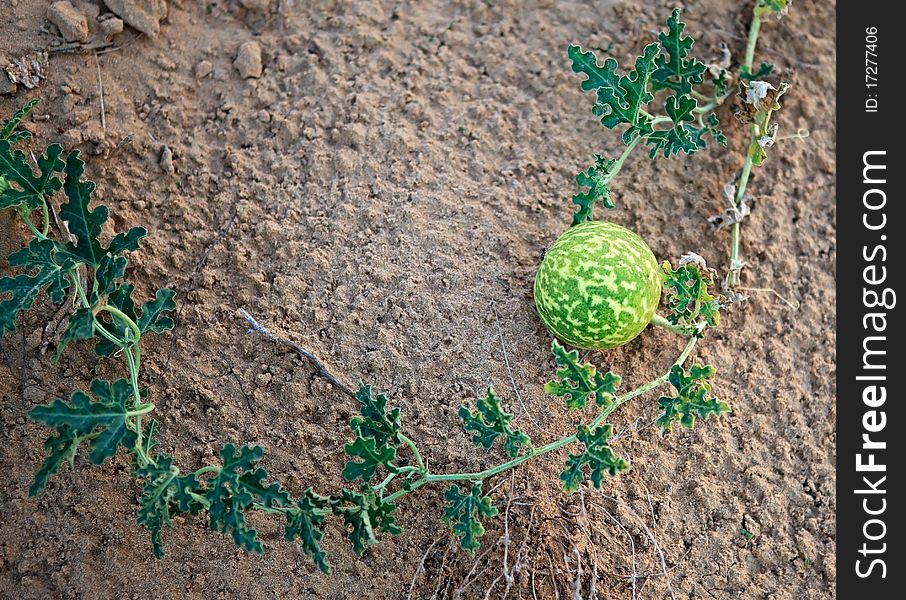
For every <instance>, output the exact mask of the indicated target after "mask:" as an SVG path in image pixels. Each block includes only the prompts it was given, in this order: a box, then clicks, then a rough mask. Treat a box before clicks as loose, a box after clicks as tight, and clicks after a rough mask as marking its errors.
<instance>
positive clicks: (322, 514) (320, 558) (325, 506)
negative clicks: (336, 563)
mask: <svg viewBox="0 0 906 600" xmlns="http://www.w3.org/2000/svg"><path fill="white" fill-rule="evenodd" d="M331 512H332V509H331V499H330V498H328V497H326V496H320V495H318V494H316V493H315V492H314V491H313V490H312V488H308V489H306V490H305V492H304V493H303V494H302V497H301V498H299V500H298V501H297V502H296V505H295V506H294V507H293V510H290V511H287V512H286V529H285V533H284V537H285V538H286V539H287V540H289V541H291V542H292V541H294V540H296V539H297V538H298V540H299V545H300V546H301V547H302V550H303V552H305V554H307V555H308V556H310V557H311V559H312V560H314V561H315V564H316V565H317V566H318V568H319V569H320V570H321V571H322V572H323V573H325V574H327V575H330V565H329V564H327V553H326V552H324V550H322V549H321V539H322V538H323V537H324V531H323V525H322V524H323V522H324V519H325V518H327V515H329V514H331Z"/></svg>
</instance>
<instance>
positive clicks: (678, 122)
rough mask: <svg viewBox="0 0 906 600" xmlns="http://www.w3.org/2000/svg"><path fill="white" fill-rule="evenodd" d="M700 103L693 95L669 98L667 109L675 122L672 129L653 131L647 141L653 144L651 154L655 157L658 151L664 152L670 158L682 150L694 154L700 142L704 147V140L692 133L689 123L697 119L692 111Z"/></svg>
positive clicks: (665, 156)
mask: <svg viewBox="0 0 906 600" xmlns="http://www.w3.org/2000/svg"><path fill="white" fill-rule="evenodd" d="M697 105H698V103H697V102H696V101H695V99H694V98H692V97H691V96H671V97H669V98H667V104H666V110H667V115H668V116H669V117H670V119H671V121H672V122H673V128H672V129H664V130H658V131H654V132H652V133H651V134H650V135H649V136H648V139H647V140H646V143H647V144H648V145H649V146H651V147H652V148H651V150H650V151H649V156H650V157H651V158H654V157H655V156H657V154H658V152H662V153H663V154H664V158H669V157H670V156H673V155H675V154H679V153H680V152H685V153H686V154H694V153H695V152H696V151H697V150H698V149H699V147H700V146H699V145H698V142H701V144H702V145H701V147H704V141H702V140H701V138H700V137H696V136H694V135H693V133H692V128H691V127H690V126H689V123H691V122H692V121H694V120H695V117H694V116H693V115H692V111H694V110H695V107H696V106H697Z"/></svg>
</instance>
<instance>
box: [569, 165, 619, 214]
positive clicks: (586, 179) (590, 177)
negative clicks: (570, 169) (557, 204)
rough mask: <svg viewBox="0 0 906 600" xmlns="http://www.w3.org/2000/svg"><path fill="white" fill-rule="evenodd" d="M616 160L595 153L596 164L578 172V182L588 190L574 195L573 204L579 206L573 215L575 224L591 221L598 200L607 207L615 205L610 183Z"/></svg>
mask: <svg viewBox="0 0 906 600" xmlns="http://www.w3.org/2000/svg"><path fill="white" fill-rule="evenodd" d="M614 162H615V161H614V160H613V159H610V160H605V159H604V157H603V156H601V155H600V154H595V164H594V166H593V167H589V168H588V170H587V171H583V172H580V173H577V174H576V183H577V184H578V185H579V186H580V187H587V188H588V190H587V191H585V190H582V191H580V192H579V193H577V194H576V195H575V196H573V204H576V205H578V206H579V210H577V211H576V214H575V215H573V223H572V224H573V225H578V224H579V223H584V222H585V221H591V220H592V211H593V209H594V206H595V203H596V202H597V201H598V200H600V201H601V202H602V203H603V204H604V206H605V207H607V208H613V207H614V205H613V201H612V200H611V199H610V183H609V182H610V170H611V168H612V167H613V164H614Z"/></svg>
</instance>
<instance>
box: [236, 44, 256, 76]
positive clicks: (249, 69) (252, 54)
mask: <svg viewBox="0 0 906 600" xmlns="http://www.w3.org/2000/svg"><path fill="white" fill-rule="evenodd" d="M233 66H235V67H236V70H237V71H239V74H240V75H241V76H242V78H243V79H249V78H255V79H258V78H259V77H261V72H262V70H263V69H264V64H263V63H262V60H261V45H260V44H259V43H258V42H254V41H252V42H246V43H244V44H242V45H241V46H239V52H238V53H237V54H236V60H235V61H233Z"/></svg>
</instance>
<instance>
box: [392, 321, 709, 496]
mask: <svg viewBox="0 0 906 600" xmlns="http://www.w3.org/2000/svg"><path fill="white" fill-rule="evenodd" d="M697 341H698V338H690V339H689V341H688V342H686V347H685V348H683V351H682V352H681V353H680V355H679V357H678V358H677V359H676V360H675V361H674V362H673V364H671V365H670V368H671V370H672V369H673V366H674V365H682V364H683V363H684V362H686V359H687V358H689V355H690V354H691V353H692V349H693V348H695V344H696V342H697ZM668 377H670V371H667V372H666V373H664V374H663V375H661V376H659V377H657V378H655V379H652V380H651V381H649V382H648V383H646V384H643V385H641V386H639V387H637V388H635V389H634V390H632V391H629V392H626V393H625V394H623V395H621V396H618V397H617V398H615V399H614V401H613V403H612V404H610V405H609V406H607V407H605V408H604V409H603V410H602V411H601V412H600V413H598V416H597V417H595V418H594V420H592V421H591V423H589V428H595V427H597V426H598V425H600V424H601V422H602V421H603V420H604V419H606V418H607V417H608V416H610V414H611V413H612V412H613V411H615V410H616V409H617V408H619V407H620V406H622V405H623V404H625V403H626V402H629V401H630V400H632V399H633V398H636V397H637V396H641V395H642V394H645V393H647V392H649V391H651V390H653V389H654V388H656V387H658V386H660V385H662V384H664V383H666V381H667V378H668ZM577 439H578V438H577V437H576V435H575V434H573V435H570V436H567V437H565V438H562V439H559V440H556V441H554V442H551V443H549V444H547V445H545V446H541V447H540V448H532V449H531V450H530V451H528V452H526V453H525V454H523V455H521V456H518V457H516V458H514V459H512V460H509V461H507V462H505V463H501V464H499V465H497V466H494V467H490V468H487V469H485V470H484V471H478V472H475V473H442V474H433V473H426V474H424V475H423V476H422V478H421V479H418V480H416V481H414V482H412V484H411V485H410V486H409V489H404V490H399V491H397V492H395V493H393V494H390V495H389V496H387V497H386V498H385V499H384V501H385V502H393V501H394V500H397V499H399V498H401V497H403V496H405V495H406V494H408V493H409V492H411V491H413V490H416V489H418V488H420V487H421V486H423V485H425V484H428V483H436V482H440V481H483V480H485V479H487V478H489V477H493V476H494V475H497V474H499V473H502V472H504V471H507V470H509V469H512V468H514V467H517V466H519V465H521V464H522V463H524V462H526V461H529V460H531V459H533V458H536V457H538V456H541V455H543V454H547V453H549V452H553V451H554V450H557V449H559V448H562V447H563V446H568V445H569V444H571V443H573V442H575V441H577Z"/></svg>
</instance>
